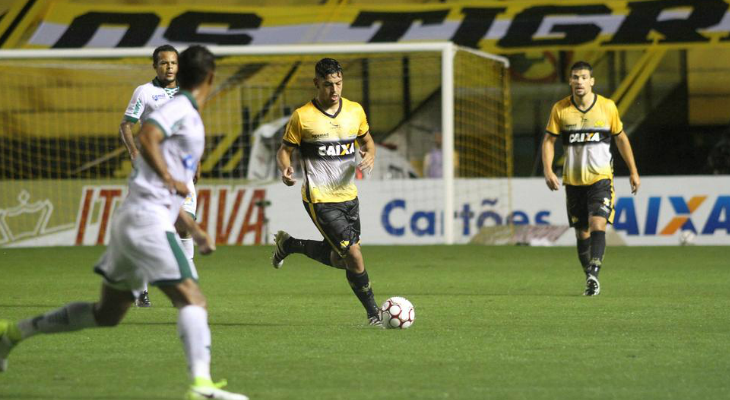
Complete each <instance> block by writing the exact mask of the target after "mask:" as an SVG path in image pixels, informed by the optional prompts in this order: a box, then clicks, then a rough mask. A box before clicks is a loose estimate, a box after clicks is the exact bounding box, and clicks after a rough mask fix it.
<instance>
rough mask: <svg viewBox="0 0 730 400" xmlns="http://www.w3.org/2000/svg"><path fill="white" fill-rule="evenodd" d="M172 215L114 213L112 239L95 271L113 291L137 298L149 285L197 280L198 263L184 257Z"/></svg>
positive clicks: (127, 210)
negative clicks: (128, 293)
mask: <svg viewBox="0 0 730 400" xmlns="http://www.w3.org/2000/svg"><path fill="white" fill-rule="evenodd" d="M168 213H169V212H168V211H167V209H165V208H162V209H159V210H155V209H150V208H142V207H134V208H133V207H121V208H119V209H118V210H117V212H115V213H114V218H113V220H112V226H111V237H110V240H109V246H108V247H107V249H106V251H105V252H104V254H103V255H102V256H101V259H100V260H99V262H98V263H97V265H96V266H95V267H94V272H96V273H98V274H99V275H101V276H103V277H104V281H105V282H106V284H107V285H108V286H110V287H112V288H114V289H117V290H123V291H127V290H128V291H131V292H132V293H133V294H134V295H135V296H138V295H139V293H140V292H141V291H142V290H143V289H144V287H145V285H146V284H151V285H175V284H178V283H180V282H182V281H184V280H185V279H188V278H192V279H194V280H196V281H197V280H198V273H197V271H196V269H195V264H193V263H192V262H190V261H188V260H187V258H185V253H184V252H183V249H182V244H181V242H180V237H179V236H178V235H177V234H176V233H175V230H174V228H173V227H172V224H171V223H170V221H169V216H168V215H169V214H168Z"/></svg>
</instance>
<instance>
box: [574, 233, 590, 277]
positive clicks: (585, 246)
mask: <svg viewBox="0 0 730 400" xmlns="http://www.w3.org/2000/svg"><path fill="white" fill-rule="evenodd" d="M577 242H578V260H580V265H581V266H582V267H583V271H585V270H586V268H588V263H589V262H590V261H591V239H590V238H588V239H578V240H577Z"/></svg>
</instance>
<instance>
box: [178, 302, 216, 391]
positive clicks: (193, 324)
mask: <svg viewBox="0 0 730 400" xmlns="http://www.w3.org/2000/svg"><path fill="white" fill-rule="evenodd" d="M177 332H178V334H179V335H180V339H182V342H183V348H184V349H185V356H186V357H187V359H188V369H189V371H190V376H191V378H192V379H193V380H195V379H196V378H204V379H210V328H209V327H208V312H207V311H206V310H205V308H203V307H200V306H194V305H189V306H185V307H183V308H181V309H180V313H179V314H178V318H177Z"/></svg>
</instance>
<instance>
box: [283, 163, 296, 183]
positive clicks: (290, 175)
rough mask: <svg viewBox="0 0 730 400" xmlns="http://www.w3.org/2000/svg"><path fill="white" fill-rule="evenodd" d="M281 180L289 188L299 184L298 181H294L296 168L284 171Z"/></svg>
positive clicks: (288, 168) (290, 167)
mask: <svg viewBox="0 0 730 400" xmlns="http://www.w3.org/2000/svg"><path fill="white" fill-rule="evenodd" d="M281 180H282V182H284V184H285V185H287V186H291V185H293V184H295V183H297V180H296V179H294V167H292V166H289V167H287V168H286V169H285V170H284V171H282V172H281Z"/></svg>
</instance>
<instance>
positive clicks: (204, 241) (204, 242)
mask: <svg viewBox="0 0 730 400" xmlns="http://www.w3.org/2000/svg"><path fill="white" fill-rule="evenodd" d="M192 236H193V240H194V241H195V244H196V245H197V246H198V251H199V252H200V254H203V255H206V254H210V253H212V252H214V251H215V243H214V242H213V240H212V239H211V238H210V236H208V234H207V233H205V231H204V230H202V229H197V230H196V231H195V232H194V233H193V234H192Z"/></svg>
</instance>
